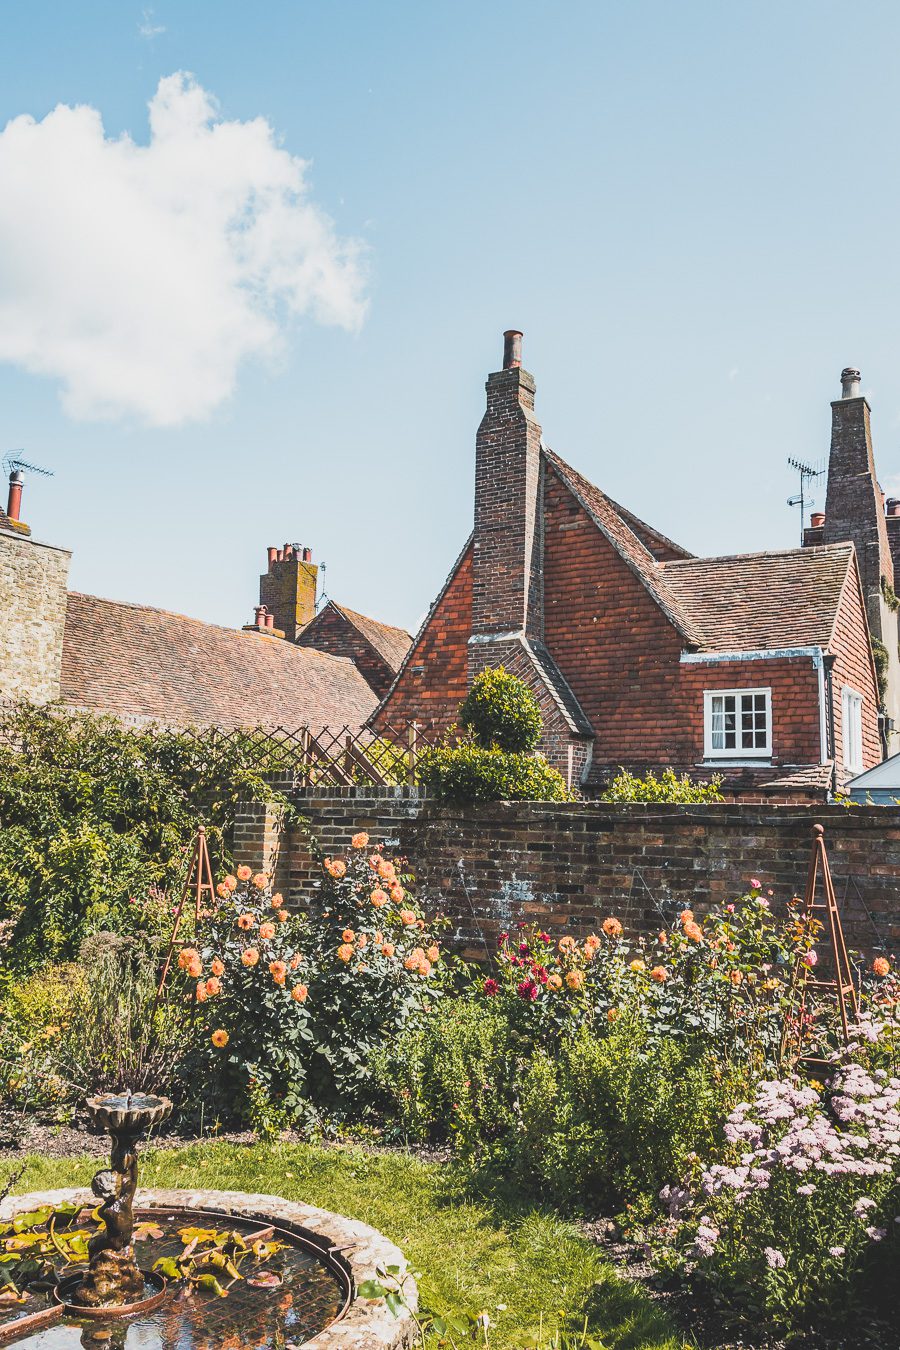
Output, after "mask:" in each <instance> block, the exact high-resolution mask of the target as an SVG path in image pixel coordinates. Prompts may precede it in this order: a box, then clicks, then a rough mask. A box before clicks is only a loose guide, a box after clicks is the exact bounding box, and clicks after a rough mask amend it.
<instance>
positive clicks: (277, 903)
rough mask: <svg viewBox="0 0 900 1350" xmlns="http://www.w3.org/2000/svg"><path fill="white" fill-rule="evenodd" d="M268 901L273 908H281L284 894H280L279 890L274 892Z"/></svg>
mask: <svg viewBox="0 0 900 1350" xmlns="http://www.w3.org/2000/svg"><path fill="white" fill-rule="evenodd" d="M270 903H271V905H272V908H273V909H281V907H282V906H283V904H284V896H283V895H282V894H281V891H276V892H275V894H274V895H273V896H272V899H271V902H270Z"/></svg>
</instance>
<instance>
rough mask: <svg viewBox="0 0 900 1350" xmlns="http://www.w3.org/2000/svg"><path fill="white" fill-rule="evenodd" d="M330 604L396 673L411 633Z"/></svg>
mask: <svg viewBox="0 0 900 1350" xmlns="http://www.w3.org/2000/svg"><path fill="white" fill-rule="evenodd" d="M332 604H334V607H335V609H339V610H340V612H341V613H342V614H343V616H344V618H345V619H347V620H348V622H350V623H352V624H353V627H354V628H356V629H358V630H359V632H360V633H362V635H363V637H364V638H365V639H366V641H367V642H370V643H371V644H372V646H373V647H374V648H375V650H376V652H377V653H378V655H379V656H381V657H382V658H383V659H384V661H385V662H386V663H387V665H389V666H390V668H391V670H392V671H393V672H394V674H395V675H396V673H397V671H398V670H399V669H400V667H401V666H402V664H403V658H404V657H405V656H406V653H407V652H408V651H409V649H410V647H411V646H412V635H411V634H410V633H407V632H406V630H405V629H404V628H392V627H391V625H390V624H389V623H379V622H378V620H377V619H370V618H368V617H367V615H365V614H357V612H356V610H355V609H348V608H347V606H346V605H338V604H335V602H334V601H332Z"/></svg>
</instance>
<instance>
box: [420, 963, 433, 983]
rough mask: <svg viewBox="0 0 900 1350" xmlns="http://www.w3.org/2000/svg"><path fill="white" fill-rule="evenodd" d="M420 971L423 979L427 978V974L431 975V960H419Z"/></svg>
mask: <svg viewBox="0 0 900 1350" xmlns="http://www.w3.org/2000/svg"><path fill="white" fill-rule="evenodd" d="M418 973H419V975H421V977H422V979H423V980H424V979H425V976H426V975H430V974H431V962H430V961H420V962H419V970H418Z"/></svg>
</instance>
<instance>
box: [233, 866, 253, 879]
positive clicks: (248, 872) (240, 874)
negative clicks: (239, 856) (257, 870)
mask: <svg viewBox="0 0 900 1350" xmlns="http://www.w3.org/2000/svg"><path fill="white" fill-rule="evenodd" d="M252 876H253V869H252V867H248V866H247V864H246V863H241V865H240V867H239V868H238V869H237V879H238V881H249V880H250V878H251V877H252Z"/></svg>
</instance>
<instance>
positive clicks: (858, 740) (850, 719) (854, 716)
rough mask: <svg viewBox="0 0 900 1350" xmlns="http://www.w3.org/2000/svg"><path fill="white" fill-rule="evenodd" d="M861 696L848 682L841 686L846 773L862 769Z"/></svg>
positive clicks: (843, 755)
mask: <svg viewBox="0 0 900 1350" xmlns="http://www.w3.org/2000/svg"><path fill="white" fill-rule="evenodd" d="M862 710H863V696H862V694H860V693H858V692H857V691H856V690H855V689H853V688H851V686H850V685H849V684H845V685H843V687H842V688H841V741H842V757H843V760H844V768H845V769H846V770H847V772H848V773H852V774H856V773H862V771H863V767H864V766H863V744H862Z"/></svg>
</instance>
